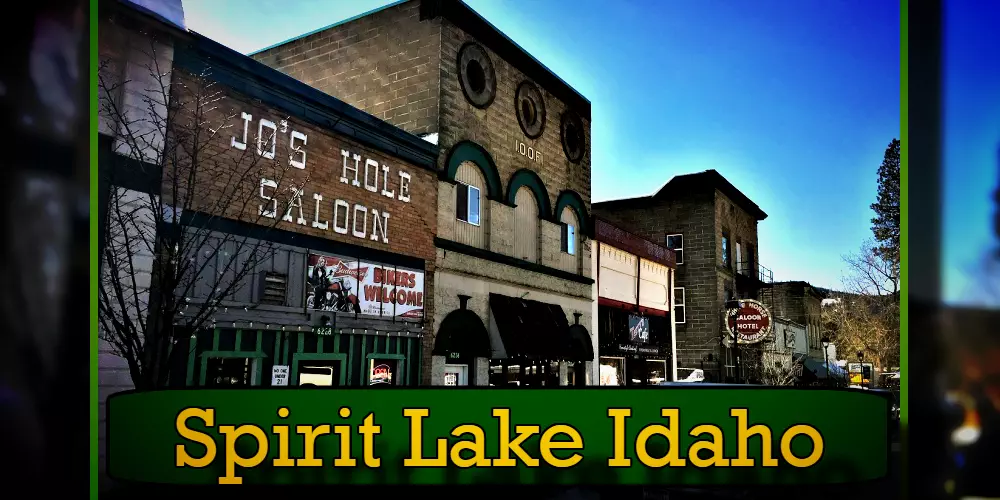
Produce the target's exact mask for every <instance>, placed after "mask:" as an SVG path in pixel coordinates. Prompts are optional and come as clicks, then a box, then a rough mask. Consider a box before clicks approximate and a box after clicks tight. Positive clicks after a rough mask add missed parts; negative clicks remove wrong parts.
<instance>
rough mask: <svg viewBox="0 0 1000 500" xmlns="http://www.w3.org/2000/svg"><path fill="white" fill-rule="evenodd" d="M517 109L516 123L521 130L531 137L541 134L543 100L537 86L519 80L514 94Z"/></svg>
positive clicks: (543, 118) (534, 137) (542, 126)
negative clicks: (519, 82)
mask: <svg viewBox="0 0 1000 500" xmlns="http://www.w3.org/2000/svg"><path fill="white" fill-rule="evenodd" d="M514 103H515V107H516V109H517V123H518V124H520V125H521V131H522V132H524V135H526V136H528V137H529V138H531V139H536V138H538V136H540V135H542V131H543V130H544V129H545V101H543V100H542V92H541V91H540V90H538V86H536V85H535V84H534V83H531V82H527V81H525V82H521V85H518V87H517V92H516V93H515V94H514Z"/></svg>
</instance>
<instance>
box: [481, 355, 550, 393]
mask: <svg viewBox="0 0 1000 500" xmlns="http://www.w3.org/2000/svg"><path fill="white" fill-rule="evenodd" d="M490 386H491V387H558V386H559V363H558V362H555V361H551V362H550V361H519V362H514V363H510V362H508V361H504V360H493V361H491V362H490Z"/></svg>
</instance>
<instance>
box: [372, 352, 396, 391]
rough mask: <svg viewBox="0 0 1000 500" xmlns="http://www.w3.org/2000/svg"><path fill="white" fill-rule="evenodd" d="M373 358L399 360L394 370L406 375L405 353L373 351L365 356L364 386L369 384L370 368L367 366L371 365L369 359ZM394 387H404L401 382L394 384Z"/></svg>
mask: <svg viewBox="0 0 1000 500" xmlns="http://www.w3.org/2000/svg"><path fill="white" fill-rule="evenodd" d="M373 359H392V360H395V361H399V366H397V367H396V371H397V372H399V373H402V374H403V376H404V377H406V355H404V354H381V353H377V352H373V353H371V354H368V355H367V356H365V387H368V386H369V385H371V375H372V372H371V369H369V368H368V366H369V365H371V360H373ZM394 385H395V386H396V387H405V386H404V385H402V384H394Z"/></svg>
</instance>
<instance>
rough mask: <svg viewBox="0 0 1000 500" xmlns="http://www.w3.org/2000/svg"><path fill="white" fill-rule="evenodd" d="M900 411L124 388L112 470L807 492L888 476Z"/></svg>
mask: <svg viewBox="0 0 1000 500" xmlns="http://www.w3.org/2000/svg"><path fill="white" fill-rule="evenodd" d="M382 364H383V363H382V362H381V361H380V362H376V363H375V364H374V366H373V367H372V368H373V372H372V374H371V375H372V377H373V378H380V377H383V376H384V375H386V373H385V372H384V371H382V369H381V368H380V365H382ZM455 391H462V392H458V393H456V392H455ZM456 401H460V402H461V404H456V403H455V402H456ZM543 402H544V403H543ZM788 408H796V409H797V410H796V411H795V412H789V411H788ZM888 412H889V403H888V401H887V400H886V399H885V398H883V397H882V396H880V395H878V394H873V393H870V392H867V391H854V390H836V389H817V388H809V389H795V388H778V387H774V388H765V387H746V388H732V387H698V384H692V387H687V386H681V387H657V388H650V389H635V390H629V391H613V390H603V389H601V388H580V389H577V390H573V391H559V390H551V389H534V390H532V389H491V390H488V391H487V390H463V389H460V388H455V387H450V388H426V389H424V388H420V389H413V388H410V389H398V388H394V387H386V388H385V389H382V390H380V391H370V390H347V389H344V390H338V389H330V390H324V391H316V390H308V389H298V388H281V389H266V388H261V389H259V390H253V391H233V390H212V389H197V390H162V391H151V392H124V393H118V394H115V395H113V396H111V397H110V398H109V399H108V421H107V433H108V444H107V446H108V472H109V474H110V476H111V477H112V478H113V479H117V480H126V481H138V482H150V483H157V484H227V485H234V484H245V485H264V484H357V485H377V484H399V485H404V484H405V485H411V484H412V485H420V484H475V483H481V484H501V483H510V484H567V485H568V484H574V485H576V484H622V485H626V484H630V485H642V484H647V485H648V484H674V485H710V484H740V485H752V484H760V485H792V484H797V485H802V486H803V487H807V486H806V485H816V484H822V483H843V482H855V481H867V480H872V479H877V478H880V477H883V476H884V475H885V474H886V473H887V464H888V462H887V459H888V452H889V447H890V446H889V442H890V440H889V436H888V426H887V425H886V422H887V421H888V418H889V417H888V415H889V413H888ZM762 436H763V437H762ZM341 439H350V444H349V445H347V446H345V445H344V444H342V443H341V441H340V440H341ZM765 442H766V444H763V443H765Z"/></svg>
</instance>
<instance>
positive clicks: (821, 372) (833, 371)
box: [803, 357, 847, 378]
mask: <svg viewBox="0 0 1000 500" xmlns="http://www.w3.org/2000/svg"><path fill="white" fill-rule="evenodd" d="M803 364H804V365H805V367H806V369H807V370H809V371H811V372H813V374H814V375H816V378H826V376H827V373H829V374H830V377H831V378H844V377H846V376H847V373H846V372H845V371H844V370H843V369H842V368H840V367H839V366H837V365H834V364H830V363H823V362H822V361H816V360H815V359H812V358H809V357H807V358H804V362H803Z"/></svg>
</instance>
